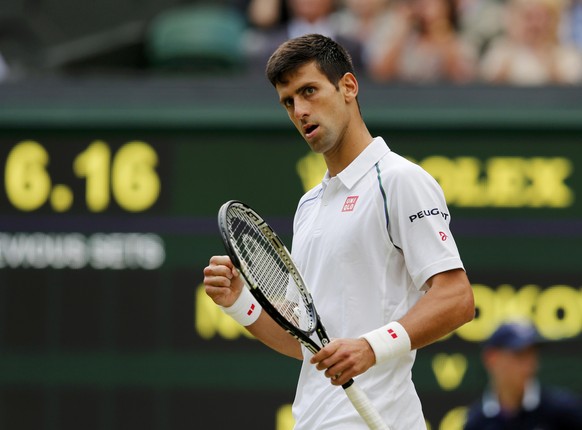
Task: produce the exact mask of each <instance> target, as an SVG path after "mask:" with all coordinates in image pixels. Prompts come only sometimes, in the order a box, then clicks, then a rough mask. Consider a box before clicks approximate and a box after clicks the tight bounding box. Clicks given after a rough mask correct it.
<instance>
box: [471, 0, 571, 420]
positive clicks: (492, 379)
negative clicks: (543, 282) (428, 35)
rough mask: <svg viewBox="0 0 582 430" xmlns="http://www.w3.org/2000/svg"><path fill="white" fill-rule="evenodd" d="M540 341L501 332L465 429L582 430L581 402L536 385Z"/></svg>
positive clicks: (505, 327)
mask: <svg viewBox="0 0 582 430" xmlns="http://www.w3.org/2000/svg"><path fill="white" fill-rule="evenodd" d="M527 1H531V0H527ZM541 342H542V339H541V337H540V336H539V335H538V333H537V331H536V329H535V327H533V325H531V324H529V323H527V324H526V323H517V322H511V323H505V324H502V325H500V326H499V327H498V328H497V330H496V331H495V332H494V333H493V334H492V335H491V337H490V338H489V340H488V341H487V342H486V343H485V345H484V349H483V354H482V359H483V364H484V366H485V370H486V371H487V373H488V375H489V386H488V387H487V389H486V390H485V392H484V394H483V397H482V398H481V399H480V400H479V401H477V402H475V403H474V404H473V405H472V406H471V408H470V409H469V413H468V416H467V421H466V423H465V427H464V429H465V430H506V429H512V430H542V429H543V430H573V429H582V399H581V398H578V397H576V396H575V395H574V394H572V393H570V392H568V391H565V390H563V389H557V388H550V387H545V386H542V385H541V384H540V382H539V381H538V380H537V372H538V363H539V345H540V343H541Z"/></svg>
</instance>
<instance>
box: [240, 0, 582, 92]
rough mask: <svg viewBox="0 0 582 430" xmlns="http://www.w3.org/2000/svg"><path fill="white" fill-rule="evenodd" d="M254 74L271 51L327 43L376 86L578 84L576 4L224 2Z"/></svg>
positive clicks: (580, 7)
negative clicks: (302, 41)
mask: <svg viewBox="0 0 582 430" xmlns="http://www.w3.org/2000/svg"><path fill="white" fill-rule="evenodd" d="M232 6H233V7H235V8H237V10H238V11H239V12H240V13H241V14H244V17H245V20H246V22H247V31H246V36H245V38H244V48H245V53H246V55H247V57H248V59H249V64H250V65H251V66H252V67H257V68H258V69H259V70H260V69H261V68H262V67H263V65H264V64H265V62H266V60H267V58H268V56H269V55H270V53H271V52H273V50H274V49H275V48H276V46H277V45H278V44H280V43H281V42H283V41H284V40H286V39H288V38H292V37H295V36H299V35H301V34H306V33H321V34H325V35H327V36H329V37H332V38H334V39H336V40H338V41H339V42H341V43H342V44H343V45H344V46H346V47H347V48H348V49H349V51H350V52H351V54H352V57H353V60H354V64H355V65H356V68H357V69H358V71H359V72H360V74H362V73H363V74H364V75H366V76H367V77H369V78H370V79H372V80H374V81H378V82H403V83H414V84H425V83H453V84H465V83H474V82H485V83H491V84H509V85H523V86H526V85H530V86H531V85H568V84H580V83H582V0H339V1H336V0H232Z"/></svg>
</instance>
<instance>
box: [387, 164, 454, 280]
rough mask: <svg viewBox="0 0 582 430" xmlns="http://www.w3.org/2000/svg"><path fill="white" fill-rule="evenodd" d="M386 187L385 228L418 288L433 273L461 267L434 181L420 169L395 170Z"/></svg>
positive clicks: (413, 166) (443, 202)
mask: <svg viewBox="0 0 582 430" xmlns="http://www.w3.org/2000/svg"><path fill="white" fill-rule="evenodd" d="M390 182H391V183H390V184H389V186H388V190H389V192H388V206H389V214H390V223H389V229H390V233H391V235H392V239H393V241H394V244H395V245H396V246H397V247H399V248H400V249H401V250H402V252H403V254H404V260H405V264H406V268H407V270H408V273H409V274H410V276H411V278H412V280H413V282H414V284H415V285H416V287H417V288H419V289H424V288H426V285H425V283H426V281H427V280H428V279H429V278H430V277H431V276H434V275H436V274H437V273H441V272H444V271H447V270H452V269H458V268H462V269H464V267H463V263H462V261H461V258H460V256H459V251H458V249H457V245H456V243H455V240H454V238H453V235H452V234H451V231H450V228H449V224H450V221H451V215H450V212H449V210H448V208H447V204H446V201H445V197H444V194H443V191H442V189H441V187H440V185H439V184H438V182H437V181H436V180H435V179H434V178H433V177H432V176H430V175H429V174H428V173H427V172H426V171H425V170H423V169H422V168H421V167H419V166H417V165H415V164H413V163H409V164H404V165H403V166H401V167H399V168H398V169H397V171H396V172H395V175H394V177H393V179H392V180H391V181H390Z"/></svg>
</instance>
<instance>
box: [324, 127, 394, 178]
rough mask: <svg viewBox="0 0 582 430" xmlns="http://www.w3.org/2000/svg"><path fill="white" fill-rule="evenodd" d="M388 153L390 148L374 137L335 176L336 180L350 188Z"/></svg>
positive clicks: (382, 140)
mask: <svg viewBox="0 0 582 430" xmlns="http://www.w3.org/2000/svg"><path fill="white" fill-rule="evenodd" d="M388 152H390V148H389V147H388V145H387V144H386V142H385V141H384V139H382V138H381V137H376V138H374V140H373V141H372V143H370V144H369V145H368V146H367V147H366V148H364V150H363V151H362V152H361V153H360V155H358V156H357V157H356V159H355V160H354V161H352V162H351V163H350V164H349V165H348V167H346V168H345V169H344V170H342V171H341V172H339V173H338V174H337V177H338V179H339V180H340V181H341V182H342V184H343V185H344V186H345V187H346V188H347V189H352V187H353V186H354V185H355V184H356V183H357V182H358V181H359V180H360V179H361V178H362V177H363V176H364V175H365V174H366V172H368V171H369V170H370V169H371V168H372V167H373V166H374V164H376V163H377V162H378V161H380V159H381V158H382V157H383V156H384V155H386V154H387V153H388ZM329 179H330V178H329V172H326V174H325V178H324V182H328V181H329Z"/></svg>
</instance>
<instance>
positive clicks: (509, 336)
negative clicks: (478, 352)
mask: <svg viewBox="0 0 582 430" xmlns="http://www.w3.org/2000/svg"><path fill="white" fill-rule="evenodd" d="M542 342H543V339H542V337H541V336H540V334H539V333H538V331H537V330H536V328H535V327H534V326H533V324H529V323H521V322H519V323H518V322H511V323H504V324H501V325H500V326H499V327H497V329H496V330H495V331H494V332H493V334H492V335H491V337H490V338H489V339H488V340H487V341H486V342H485V347H486V348H502V349H510V350H512V351H519V350H522V349H524V348H527V347H529V346H532V345H539V344H540V343H542Z"/></svg>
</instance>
